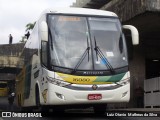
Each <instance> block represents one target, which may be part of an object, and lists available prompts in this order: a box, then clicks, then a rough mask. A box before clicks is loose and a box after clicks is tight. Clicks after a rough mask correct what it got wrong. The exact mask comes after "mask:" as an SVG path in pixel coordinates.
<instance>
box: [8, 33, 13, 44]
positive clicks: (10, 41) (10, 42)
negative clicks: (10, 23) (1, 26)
mask: <svg viewBox="0 0 160 120" xmlns="http://www.w3.org/2000/svg"><path fill="white" fill-rule="evenodd" d="M12 40H13V37H12V35H11V34H9V44H12Z"/></svg>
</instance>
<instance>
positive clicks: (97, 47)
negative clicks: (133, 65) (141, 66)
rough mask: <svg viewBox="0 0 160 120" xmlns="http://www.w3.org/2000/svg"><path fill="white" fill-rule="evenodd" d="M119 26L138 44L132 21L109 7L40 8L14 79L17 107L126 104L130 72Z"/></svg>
mask: <svg viewBox="0 0 160 120" xmlns="http://www.w3.org/2000/svg"><path fill="white" fill-rule="evenodd" d="M123 29H127V30H129V31H130V33H131V38H132V43H133V44H134V45H137V44H138V43H139V37H138V31H137V29H136V28H135V27H134V26H132V25H124V26H122V25H121V23H120V20H119V19H118V16H117V15H116V14H115V13H113V12H109V11H103V10H94V9H87V8H63V9H62V8H55V9H48V10H45V11H44V12H43V13H42V14H41V16H40V18H39V19H38V20H37V22H36V24H35V26H34V29H33V31H32V33H31V35H30V37H29V38H28V40H27V42H26V44H25V46H24V49H23V52H22V54H21V56H20V61H19V62H18V63H19V66H23V67H22V69H21V71H20V72H19V74H18V75H17V78H16V81H17V83H16V89H17V92H16V94H17V103H18V105H19V106H20V107H22V108H33V107H41V108H53V109H54V106H59V107H60V106H74V105H75V106H79V107H82V106H93V108H94V110H95V112H96V111H99V110H101V111H102V110H103V111H105V110H106V105H107V104H108V103H120V102H128V101H129V99H130V72H129V65H128V53H127V46H126V40H125V36H124V33H123Z"/></svg>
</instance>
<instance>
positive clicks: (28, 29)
mask: <svg viewBox="0 0 160 120" xmlns="http://www.w3.org/2000/svg"><path fill="white" fill-rule="evenodd" d="M35 24H36V22H34V23H28V24H27V25H26V31H30V30H32V29H33V28H34V25H35Z"/></svg>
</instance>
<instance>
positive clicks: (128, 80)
mask: <svg viewBox="0 0 160 120" xmlns="http://www.w3.org/2000/svg"><path fill="white" fill-rule="evenodd" d="M129 82H130V78H127V79H124V80H120V81H119V82H116V83H117V84H119V85H122V86H123V85H126V84H128V83H129Z"/></svg>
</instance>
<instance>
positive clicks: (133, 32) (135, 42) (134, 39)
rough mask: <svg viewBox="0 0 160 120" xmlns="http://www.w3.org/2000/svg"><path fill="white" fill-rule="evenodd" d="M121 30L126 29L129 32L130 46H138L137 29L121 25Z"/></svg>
mask: <svg viewBox="0 0 160 120" xmlns="http://www.w3.org/2000/svg"><path fill="white" fill-rule="evenodd" d="M123 29H128V30H130V31H131V36H132V44H133V45H138V44H139V33H138V30H137V28H135V27H134V26H132V25H123Z"/></svg>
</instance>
